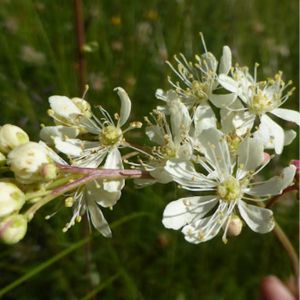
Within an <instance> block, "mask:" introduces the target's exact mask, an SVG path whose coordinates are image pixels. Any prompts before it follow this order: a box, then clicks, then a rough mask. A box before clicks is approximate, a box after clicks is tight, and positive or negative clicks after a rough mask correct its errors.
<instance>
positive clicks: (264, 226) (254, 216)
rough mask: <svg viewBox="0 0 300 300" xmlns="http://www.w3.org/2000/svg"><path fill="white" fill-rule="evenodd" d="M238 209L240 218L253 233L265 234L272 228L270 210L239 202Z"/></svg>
mask: <svg viewBox="0 0 300 300" xmlns="http://www.w3.org/2000/svg"><path fill="white" fill-rule="evenodd" d="M238 208H239V211H240V214H241V216H242V218H243V219H244V220H245V222H246V223H247V225H248V226H249V227H250V228H251V229H252V230H253V231H255V232H258V233H267V232H270V231H271V230H272V229H273V228H274V226H275V222H274V219H273V212H272V211H271V210H270V209H266V208H262V207H258V206H255V205H250V204H246V203H245V202H244V201H239V203H238Z"/></svg>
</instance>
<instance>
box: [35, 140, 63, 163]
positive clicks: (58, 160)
mask: <svg viewBox="0 0 300 300" xmlns="http://www.w3.org/2000/svg"><path fill="white" fill-rule="evenodd" d="M39 144H40V145H42V146H43V147H44V148H45V149H46V150H47V153H48V156H49V157H50V158H51V159H52V160H53V161H54V162H56V163H58V164H61V165H68V163H67V162H66V161H65V160H63V159H62V158H61V157H60V156H59V155H58V154H57V153H56V152H55V151H53V150H52V149H51V148H50V147H48V146H47V145H46V144H45V143H44V142H43V141H39Z"/></svg>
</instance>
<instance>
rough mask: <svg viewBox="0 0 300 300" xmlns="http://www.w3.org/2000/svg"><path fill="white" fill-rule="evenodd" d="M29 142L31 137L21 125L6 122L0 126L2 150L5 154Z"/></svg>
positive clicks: (0, 148)
mask: <svg viewBox="0 0 300 300" xmlns="http://www.w3.org/2000/svg"><path fill="white" fill-rule="evenodd" d="M27 142H29V137H28V135H27V133H26V132H25V131H24V130H23V129H21V128H20V127H18V126H15V125H11V124H5V125H3V126H2V127H1V128H0V151H1V152H3V153H4V154H7V153H9V152H10V151H11V150H12V149H14V148H16V147H17V146H19V145H22V144H25V143H27Z"/></svg>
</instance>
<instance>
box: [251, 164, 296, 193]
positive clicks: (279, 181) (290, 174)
mask: <svg viewBox="0 0 300 300" xmlns="http://www.w3.org/2000/svg"><path fill="white" fill-rule="evenodd" d="M295 173H296V167H295V166H293V165H290V166H288V167H286V168H284V169H283V170H282V173H281V174H280V175H279V176H274V177H272V178H270V179H269V180H267V181H265V182H264V183H262V184H257V185H253V186H252V187H251V188H250V190H249V191H248V192H247V194H250V195H254V196H258V197H259V196H272V195H278V194H281V193H282V191H283V190H284V189H285V188H287V187H288V186H289V185H291V183H292V182H293V179H294V177H295Z"/></svg>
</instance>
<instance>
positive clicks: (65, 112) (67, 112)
mask: <svg viewBox="0 0 300 300" xmlns="http://www.w3.org/2000/svg"><path fill="white" fill-rule="evenodd" d="M49 103H50V107H51V108H52V110H53V111H54V112H55V113H56V114H57V115H59V116H61V117H63V118H66V119H68V118H70V117H72V115H73V116H74V115H80V114H81V111H80V109H79V108H78V107H77V106H76V105H75V104H74V103H73V102H72V101H71V100H70V99H69V98H68V97H65V96H51V97H49Z"/></svg>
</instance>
